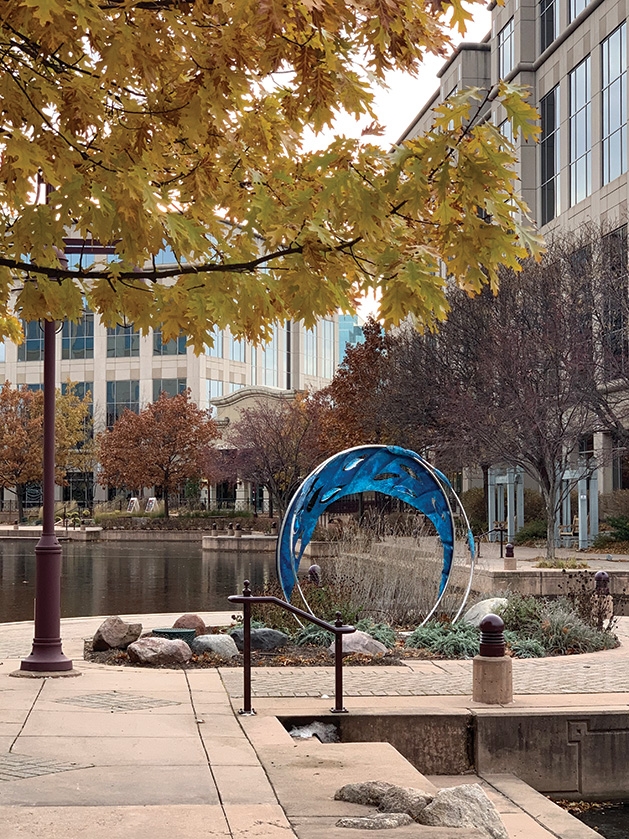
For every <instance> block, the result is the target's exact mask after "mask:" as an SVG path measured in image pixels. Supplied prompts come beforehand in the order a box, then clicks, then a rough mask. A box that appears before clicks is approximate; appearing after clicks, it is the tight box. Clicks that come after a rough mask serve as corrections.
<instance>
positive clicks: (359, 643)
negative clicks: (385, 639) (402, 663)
mask: <svg viewBox="0 0 629 839" xmlns="http://www.w3.org/2000/svg"><path fill="white" fill-rule="evenodd" d="M328 651H329V652H331V653H332V655H334V642H332V644H330V646H329V647H328ZM386 651H387V648H386V647H385V646H384V644H381V643H380V641H376V639H375V638H372V637H371V635H368V634H367V633H366V632H361V631H360V630H359V629H357V630H356V632H352V633H351V634H348V635H343V655H349V654H350V653H360V654H361V655H384V654H385V653H386Z"/></svg>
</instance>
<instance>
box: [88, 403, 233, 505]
mask: <svg viewBox="0 0 629 839" xmlns="http://www.w3.org/2000/svg"><path fill="white" fill-rule="evenodd" d="M217 436H218V432H217V429H216V423H215V422H214V421H213V420H212V419H211V418H210V417H209V416H208V413H207V411H202V410H200V409H199V408H197V406H196V405H195V404H194V403H193V402H191V401H190V391H186V392H185V393H179V394H177V395H176V396H168V394H166V393H162V394H161V396H160V397H159V399H158V400H157V401H156V402H153V403H152V404H150V405H148V406H147V407H146V408H145V409H144V410H143V411H141V412H140V413H139V414H135V413H133V412H132V411H129V410H127V411H125V412H124V413H123V414H122V416H121V417H120V418H119V419H118V420H117V422H116V423H115V425H114V426H113V428H112V429H111V430H108V431H105V432H103V434H101V435H100V436H99V437H98V441H97V442H98V450H99V461H100V467H101V471H100V473H99V478H98V479H99V482H100V483H101V484H102V485H103V486H110V487H126V488H127V489H141V488H142V487H151V486H155V487H156V489H157V490H158V491H160V492H161V495H162V499H163V501H164V514H165V515H166V516H168V515H169V513H170V509H169V500H170V496H171V495H172V493H173V492H175V491H176V490H178V489H179V488H180V487H182V486H183V485H184V484H185V483H186V481H187V480H190V479H195V478H201V477H203V464H204V462H205V460H206V449H207V448H208V446H210V444H211V442H212V440H214V439H215V438H216V437H217Z"/></svg>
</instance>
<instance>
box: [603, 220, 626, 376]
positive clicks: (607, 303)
mask: <svg viewBox="0 0 629 839" xmlns="http://www.w3.org/2000/svg"><path fill="white" fill-rule="evenodd" d="M601 257H602V266H601V267H602V271H601V277H602V283H603V288H602V293H601V302H602V306H603V329H602V333H603V348H602V349H603V370H604V374H605V377H606V379H607V380H608V381H609V380H611V379H616V378H619V377H620V376H622V375H625V374H626V373H627V372H629V334H628V332H627V327H628V324H627V306H628V303H629V297H628V294H627V291H628V289H627V225H623V226H622V227H619V228H617V229H616V230H613V231H612V232H611V233H608V234H607V235H606V236H603V240H602V248H601Z"/></svg>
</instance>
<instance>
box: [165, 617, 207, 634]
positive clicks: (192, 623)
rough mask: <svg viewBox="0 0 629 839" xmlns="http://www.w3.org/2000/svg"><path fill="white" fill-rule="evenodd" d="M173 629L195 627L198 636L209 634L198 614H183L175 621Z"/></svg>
mask: <svg viewBox="0 0 629 839" xmlns="http://www.w3.org/2000/svg"><path fill="white" fill-rule="evenodd" d="M173 629H194V631H195V632H196V635H197V636H199V635H206V634H207V629H206V626H205V623H204V621H203V620H202V618H200V617H199V616H198V615H182V616H181V617H180V618H177V620H176V621H175V622H174V624H173ZM195 637H196V636H195Z"/></svg>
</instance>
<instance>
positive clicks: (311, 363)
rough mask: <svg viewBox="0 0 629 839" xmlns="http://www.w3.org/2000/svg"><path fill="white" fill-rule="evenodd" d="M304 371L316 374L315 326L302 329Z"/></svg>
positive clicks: (312, 374)
mask: <svg viewBox="0 0 629 839" xmlns="http://www.w3.org/2000/svg"><path fill="white" fill-rule="evenodd" d="M304 373H305V374H306V375H307V376H316V375H317V327H316V326H313V327H312V329H306V330H304Z"/></svg>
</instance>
